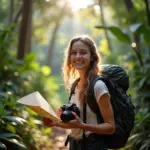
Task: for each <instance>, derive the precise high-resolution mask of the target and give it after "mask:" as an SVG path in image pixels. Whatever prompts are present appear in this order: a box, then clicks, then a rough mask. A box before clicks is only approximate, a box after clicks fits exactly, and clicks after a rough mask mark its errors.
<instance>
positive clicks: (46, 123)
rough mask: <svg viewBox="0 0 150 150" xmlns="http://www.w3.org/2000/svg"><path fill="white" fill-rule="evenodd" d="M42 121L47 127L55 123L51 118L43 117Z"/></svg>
mask: <svg viewBox="0 0 150 150" xmlns="http://www.w3.org/2000/svg"><path fill="white" fill-rule="evenodd" d="M42 121H43V123H44V125H46V126H47V127H53V126H55V125H56V123H54V122H53V121H52V120H51V119H49V118H46V117H43V118H42Z"/></svg>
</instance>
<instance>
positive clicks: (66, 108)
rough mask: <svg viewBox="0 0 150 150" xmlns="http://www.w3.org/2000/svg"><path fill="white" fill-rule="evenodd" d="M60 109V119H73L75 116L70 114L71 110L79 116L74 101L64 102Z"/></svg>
mask: <svg viewBox="0 0 150 150" xmlns="http://www.w3.org/2000/svg"><path fill="white" fill-rule="evenodd" d="M60 109H61V110H62V114H61V116H60V119H61V120H62V121H64V122H68V121H70V120H73V119H75V116H74V115H73V114H72V112H75V113H76V114H77V115H78V116H79V117H80V110H79V108H78V107H77V105H76V104H75V103H69V104H64V105H63V106H61V107H60Z"/></svg>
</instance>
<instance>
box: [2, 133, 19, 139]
mask: <svg viewBox="0 0 150 150" xmlns="http://www.w3.org/2000/svg"><path fill="white" fill-rule="evenodd" d="M4 138H18V139H20V137H19V135H17V134H13V133H1V134H0V139H4Z"/></svg>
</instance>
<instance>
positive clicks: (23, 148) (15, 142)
mask: <svg viewBox="0 0 150 150" xmlns="http://www.w3.org/2000/svg"><path fill="white" fill-rule="evenodd" d="M4 140H5V141H7V142H9V143H10V144H11V145H12V146H13V145H15V146H14V147H15V148H16V149H18V150H27V147H26V146H25V145H24V144H22V143H21V142H19V141H18V140H16V139H4Z"/></svg>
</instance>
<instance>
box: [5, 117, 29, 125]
mask: <svg viewBox="0 0 150 150" xmlns="http://www.w3.org/2000/svg"><path fill="white" fill-rule="evenodd" d="M3 118H4V119H5V120H7V121H9V122H14V123H16V124H24V123H26V120H25V119H23V118H20V117H16V116H4V117H3Z"/></svg>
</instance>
